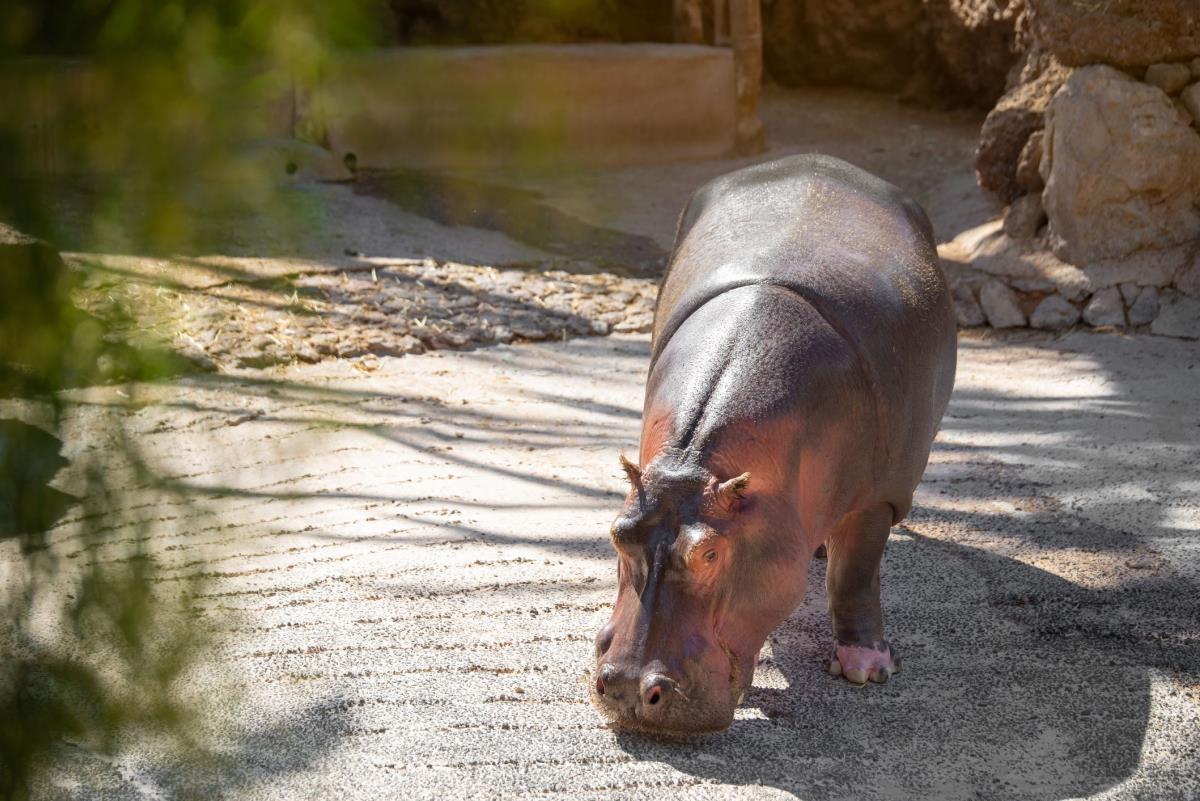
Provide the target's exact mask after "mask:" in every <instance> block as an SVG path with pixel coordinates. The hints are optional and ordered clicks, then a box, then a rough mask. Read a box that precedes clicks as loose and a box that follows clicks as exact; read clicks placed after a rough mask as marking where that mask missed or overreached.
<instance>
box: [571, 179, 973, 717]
mask: <svg viewBox="0 0 1200 801" xmlns="http://www.w3.org/2000/svg"><path fill="white" fill-rule="evenodd" d="M954 364H955V324H954V317H953V313H952V311H951V306H950V298H949V293H948V291H947V288H946V283H945V280H944V278H943V277H942V274H941V272H940V270H939V269H938V266H937V255H936V251H935V249H934V245H933V241H932V232H931V230H930V227H929V223H928V220H927V219H926V218H925V215H924V213H923V212H922V211H921V210H920V208H919V207H918V206H917V205H916V204H915V203H914V202H913V201H912V200H911V199H909V198H908V197H907V196H905V195H904V194H903V193H902V192H900V191H899V190H898V189H896V188H895V187H893V186H891V185H889V184H886V183H884V182H882V181H879V180H878V179H876V178H873V177H871V176H870V175H867V174H866V173H864V172H862V171H861V170H858V169H856V168H854V167H851V166H850V165H848V164H845V163H843V162H839V161H837V160H835V159H830V158H826V157H821V156H796V157H791V158H787V159H782V160H780V161H776V162H771V163H769V164H762V165H758V166H755V167H750V168H747V169H745V170H741V171H738V172H735V173H731V174H729V175H726V176H723V177H721V178H718V179H716V180H715V181H713V182H712V183H710V184H708V185H707V186H705V187H704V188H702V189H700V190H699V191H697V192H696V193H695V194H694V195H693V196H692V199H691V200H690V201H689V203H688V206H687V208H686V209H685V210H684V213H683V215H682V217H681V219H680V226H679V232H678V235H677V237H676V243H675V250H674V253H673V255H672V260H671V265H670V267H669V268H668V272H667V275H666V277H665V278H664V280H663V285H662V287H661V290H660V293H659V304H658V309H657V312H656V317H655V329H654V340H653V346H652V356H651V366H650V374H649V378H648V381H647V386H646V401H645V407H644V410H643V422H642V440H641V446H640V449H639V453H638V462H637V464H636V465H634V464H632V463H630V464H628V465H627V472H628V473H629V476H630V481H631V488H630V492H629V495H628V497H627V498H626V501H625V504H624V507H623V508H622V510H621V512H620V514H619V515H618V517H617V519H616V521H615V523H614V524H613V530H612V536H613V544H614V547H615V549H616V551H617V556H618V560H617V561H618V591H617V600H616V604H615V605H614V608H613V614H612V617H611V618H610V620H609V622H608V623H607V624H606V625H605V626H604V627H603V628H602V629H601V631H600V632H599V634H598V635H597V637H596V668H595V682H594V689H593V701H594V702H595V704H596V706H597V708H598V709H600V710H601V712H602V713H603V714H604V715H605V716H606V717H608V718H609V719H610V720H611V721H612V722H613V723H614V724H616V725H618V726H624V727H630V728H639V729H646V730H651V731H656V732H665V733H694V732H703V731H712V730H717V729H721V728H724V727H726V726H728V725H729V723H730V722H731V721H732V719H733V710H734V707H735V706H736V705H737V703H738V700H739V699H740V697H741V695H742V693H743V692H744V691H745V689H746V688H747V687H748V686H749V685H750V682H751V680H752V678H753V675H754V667H755V662H756V659H757V654H758V651H759V649H760V648H761V647H762V644H763V642H764V640H765V639H766V637H767V635H768V634H769V633H770V631H771V629H773V628H774V627H775V626H776V625H778V624H779V623H780V622H782V621H783V620H785V619H786V618H787V617H788V615H790V614H791V612H792V611H793V610H794V609H795V607H796V605H797V604H798V603H799V602H800V600H801V599H802V598H803V596H804V590H805V579H806V576H807V566H808V560H809V559H810V558H811V557H812V555H813V552H814V551H815V550H816V549H817V548H818V547H819V546H820V545H821V544H826V545H827V547H828V558H829V565H828V571H827V590H828V594H829V601H830V612H831V617H832V620H833V628H834V640H835V645H834V653H833V657H832V658H831V660H830V665H829V666H830V670H831V672H834V673H835V674H836V675H842V676H844V677H845V678H847V679H849V680H851V681H853V682H855V683H864V682H865V681H866V680H868V679H871V680H875V681H885V680H887V678H888V677H889V676H890V675H891V674H892V673H893V672H894V670H895V668H896V666H897V665H896V663H895V661H894V659H893V655H892V653H893V652H892V649H891V647H890V646H889V645H888V644H887V642H886V641H885V640H884V638H883V627H882V618H881V615H880V607H879V560H880V557H881V555H882V552H883V547H884V543H885V542H886V540H887V535H888V531H889V529H890V527H891V526H892V525H893V524H895V523H896V522H898V521H899V520H901V519H902V518H903V517H904V516H905V515H906V514H907V513H908V510H909V508H910V507H911V505H912V493H913V491H914V489H915V488H916V485H917V483H918V482H919V481H920V478H921V474H922V472H923V471H924V469H925V463H926V461H927V460H928V457H929V448H930V445H931V443H932V440H933V436H934V433H935V431H936V428H937V425H938V422H939V421H940V419H941V416H942V413H943V412H944V410H945V407H946V403H947V401H948V399H949V396H950V390H951V387H952V386H953V383H954Z"/></svg>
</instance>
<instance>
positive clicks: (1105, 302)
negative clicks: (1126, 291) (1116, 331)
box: [1083, 286, 1125, 328]
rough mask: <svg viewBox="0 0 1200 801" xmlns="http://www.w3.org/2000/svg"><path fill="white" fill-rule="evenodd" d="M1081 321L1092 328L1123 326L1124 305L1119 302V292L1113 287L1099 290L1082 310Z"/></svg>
mask: <svg viewBox="0 0 1200 801" xmlns="http://www.w3.org/2000/svg"><path fill="white" fill-rule="evenodd" d="M1083 320H1084V322H1086V323H1087V324H1088V325H1090V326H1091V327H1092V328H1101V327H1103V326H1115V327H1118V328H1121V327H1124V325H1125V305H1124V304H1123V303H1122V302H1121V291H1120V290H1119V289H1117V288H1116V287H1115V286H1114V287H1109V288H1107V289H1101V290H1100V291H1099V292H1097V293H1096V294H1095V295H1092V299H1091V300H1090V301H1088V305H1087V306H1085V307H1084V309H1083Z"/></svg>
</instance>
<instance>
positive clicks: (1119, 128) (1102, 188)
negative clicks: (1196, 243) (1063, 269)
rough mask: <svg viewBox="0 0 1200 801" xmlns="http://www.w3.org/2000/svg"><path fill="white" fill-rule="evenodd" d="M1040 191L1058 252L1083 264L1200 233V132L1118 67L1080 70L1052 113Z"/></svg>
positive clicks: (1048, 116) (1058, 97)
mask: <svg viewBox="0 0 1200 801" xmlns="http://www.w3.org/2000/svg"><path fill="white" fill-rule="evenodd" d="M1045 137H1046V138H1045V148H1044V153H1043V156H1042V165H1041V172H1042V177H1043V178H1045V179H1046V189H1045V191H1044V192H1043V193H1042V200H1043V203H1044V204H1045V208H1046V215H1047V216H1048V217H1049V219H1050V231H1051V234H1052V242H1053V250H1054V253H1055V255H1056V256H1058V257H1059V258H1061V259H1063V260H1065V261H1068V262H1071V263H1073V264H1080V265H1085V264H1088V263H1090V262H1092V261H1096V260H1100V259H1113V258H1121V257H1123V256H1127V255H1129V254H1131V253H1133V252H1134V251H1137V250H1140V249H1144V248H1148V249H1155V248H1164V247H1170V246H1172V245H1177V244H1180V243H1182V242H1186V241H1188V240H1191V239H1195V238H1196V237H1198V236H1200V209H1198V208H1197V207H1196V203H1197V201H1198V200H1200V134H1198V133H1197V132H1196V131H1194V130H1192V129H1190V128H1187V127H1184V126H1183V125H1181V124H1180V123H1179V120H1178V118H1177V116H1176V114H1175V110H1174V108H1173V107H1172V106H1171V101H1170V99H1169V98H1168V97H1167V96H1166V95H1164V94H1163V93H1162V92H1161V91H1159V90H1158V89H1155V88H1154V87H1151V86H1147V85H1146V84H1144V83H1140V82H1138V81H1135V80H1133V79H1132V78H1130V77H1129V76H1128V75H1126V74H1125V73H1123V72H1120V71H1118V70H1115V69H1113V68H1112V67H1107V66H1093V67H1084V68H1082V69H1078V70H1076V71H1075V72H1074V73H1073V74H1072V75H1071V77H1070V78H1069V79H1068V80H1067V81H1066V83H1064V84H1063V86H1062V88H1061V89H1060V90H1059V91H1058V92H1057V93H1056V94H1055V95H1054V99H1053V100H1052V101H1051V103H1050V106H1049V108H1048V109H1047V112H1046V134H1045Z"/></svg>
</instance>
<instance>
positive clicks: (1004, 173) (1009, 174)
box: [975, 49, 1071, 203]
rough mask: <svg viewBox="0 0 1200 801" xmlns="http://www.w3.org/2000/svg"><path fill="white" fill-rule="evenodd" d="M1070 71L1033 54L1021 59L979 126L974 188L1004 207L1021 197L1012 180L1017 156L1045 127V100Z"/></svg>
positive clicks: (1046, 55) (1052, 94)
mask: <svg viewBox="0 0 1200 801" xmlns="http://www.w3.org/2000/svg"><path fill="white" fill-rule="evenodd" d="M1070 74H1071V71H1070V70H1069V69H1067V68H1066V67H1064V66H1063V65H1062V64H1060V63H1059V62H1058V60H1057V59H1055V58H1054V57H1053V56H1051V55H1048V54H1045V53H1041V52H1039V51H1037V50H1036V49H1033V50H1030V51H1029V52H1028V53H1026V54H1025V56H1024V58H1023V60H1022V62H1021V63H1020V64H1019V65H1018V66H1017V67H1015V68H1014V69H1013V71H1012V73H1011V75H1010V81H1009V88H1008V90H1007V91H1006V92H1005V93H1004V95H1003V97H1001V98H1000V100H998V101H997V102H996V107H995V108H993V109H992V110H991V111H990V112H989V113H988V115H987V118H986V119H985V120H984V121H983V128H982V129H981V130H980V133H979V147H978V148H977V149H976V151H975V175H976V177H977V178H978V179H979V185H980V186H981V187H983V188H984V189H986V190H988V191H989V192H991V193H993V194H995V195H996V196H997V197H998V198H1000V200H1002V201H1003V202H1005V203H1009V202H1011V201H1012V200H1013V199H1014V198H1016V197H1017V196H1018V195H1020V194H1021V193H1022V191H1028V190H1023V189H1022V187H1021V184H1020V183H1019V182H1018V179H1017V165H1018V163H1019V161H1020V157H1021V152H1022V150H1024V148H1025V146H1026V144H1027V143H1028V142H1029V139H1030V137H1031V136H1032V135H1033V134H1035V133H1036V132H1038V131H1040V130H1041V129H1042V126H1043V125H1045V112H1046V108H1047V107H1048V106H1049V105H1050V98H1052V97H1053V96H1054V93H1055V92H1057V91H1058V89H1059V87H1060V86H1062V85H1063V83H1064V82H1065V81H1066V79H1067V77H1068V76H1069V75H1070Z"/></svg>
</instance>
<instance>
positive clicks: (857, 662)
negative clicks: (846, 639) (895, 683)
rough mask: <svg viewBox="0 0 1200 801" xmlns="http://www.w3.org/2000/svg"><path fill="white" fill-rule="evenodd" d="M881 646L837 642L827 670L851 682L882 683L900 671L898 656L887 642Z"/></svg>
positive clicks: (859, 683)
mask: <svg viewBox="0 0 1200 801" xmlns="http://www.w3.org/2000/svg"><path fill="white" fill-rule="evenodd" d="M881 645H882V647H881V648H875V647H873V646H866V645H848V644H846V643H843V642H837V643H835V644H834V646H833V654H832V655H831V656H830V658H829V672H830V673H832V674H833V675H835V676H842V677H844V678H845V679H846V681H848V682H850V683H851V684H855V685H858V686H860V687H861V686H862V685H864V684H866V683H867V681H873V682H875V683H876V684H883V683H885V682H886V681H887V680H888V679H890V678H891V677H892V674H894V673H899V672H900V658H899V657H898V656H896V655H895V654H894V653H893V652H892V649H891V646H889V645H888V644H887V643H881Z"/></svg>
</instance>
